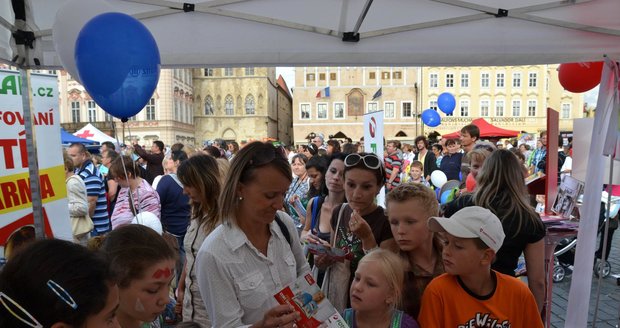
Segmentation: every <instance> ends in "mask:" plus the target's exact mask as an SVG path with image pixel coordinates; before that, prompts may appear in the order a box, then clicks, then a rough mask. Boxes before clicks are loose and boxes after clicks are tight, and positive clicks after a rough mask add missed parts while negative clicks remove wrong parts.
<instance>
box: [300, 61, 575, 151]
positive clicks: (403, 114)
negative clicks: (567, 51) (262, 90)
mask: <svg viewBox="0 0 620 328" xmlns="http://www.w3.org/2000/svg"><path fill="white" fill-rule="evenodd" d="M557 68H558V65H532V66H506V67H492V66H491V67H424V68H418V67H298V68H296V69H295V82H296V86H295V91H294V94H295V97H294V101H293V108H294V111H293V121H294V129H295V143H297V144H299V143H305V142H308V140H307V137H308V136H309V135H310V134H311V133H315V134H317V133H322V134H323V135H324V136H325V137H328V136H330V135H337V136H339V137H342V136H343V135H344V136H347V137H350V138H352V139H353V140H359V139H360V138H361V137H362V136H363V126H362V121H363V119H362V117H361V116H362V115H363V114H364V113H368V112H370V111H375V110H384V118H385V121H384V122H385V125H384V129H385V130H384V131H385V132H384V135H385V138H386V139H388V140H389V139H399V140H403V141H411V140H413V139H414V138H415V136H416V135H419V134H422V133H424V134H428V133H429V132H431V131H437V132H439V133H440V134H446V133H450V132H454V131H456V130H459V129H460V128H461V127H462V126H464V125H466V124H469V123H470V122H471V121H472V120H473V119H475V118H478V117H483V118H485V119H486V120H487V121H489V122H490V123H491V124H493V125H496V126H499V127H502V128H505V129H510V130H518V131H527V132H539V131H542V130H544V129H545V128H546V108H547V107H551V108H553V109H555V110H557V111H558V112H559V114H560V131H572V121H573V119H574V118H580V117H584V116H585V115H584V110H583V106H584V103H583V102H584V100H583V94H574V93H571V92H567V91H565V90H564V89H563V88H562V86H561V85H560V83H559V80H558V76H557ZM326 87H329V96H327V95H326V93H325V88H326ZM379 89H381V95H380V96H379V97H376V98H375V95H376V94H377V91H378V90H379ZM321 91H323V92H322V93H321ZM443 92H450V93H451V94H453V95H454V97H455V99H456V109H455V111H454V113H453V115H452V116H446V115H445V114H444V113H442V112H440V115H441V118H442V122H441V124H440V125H439V126H438V127H436V128H430V127H428V126H424V125H423V124H421V121H420V117H419V114H420V113H421V112H422V111H423V110H425V109H427V108H434V109H437V98H438V96H439V95H440V94H441V93H443ZM373 98H374V99H373Z"/></svg>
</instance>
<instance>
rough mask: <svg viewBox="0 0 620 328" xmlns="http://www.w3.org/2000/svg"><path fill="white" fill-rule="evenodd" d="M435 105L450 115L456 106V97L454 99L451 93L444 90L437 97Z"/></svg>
mask: <svg viewBox="0 0 620 328" xmlns="http://www.w3.org/2000/svg"><path fill="white" fill-rule="evenodd" d="M437 106H438V107H439V109H441V111H442V112H444V113H446V114H448V115H451V114H452V112H454V108H456V99H454V96H453V95H452V94H451V93H449V92H444V93H442V94H440V95H439V98H437Z"/></svg>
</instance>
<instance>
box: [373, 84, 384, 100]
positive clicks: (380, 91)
mask: <svg viewBox="0 0 620 328" xmlns="http://www.w3.org/2000/svg"><path fill="white" fill-rule="evenodd" d="M382 89H383V87H381V88H379V90H377V92H375V94H374V95H373V96H372V100H375V99H377V98H381V94H382V93H383V91H382Z"/></svg>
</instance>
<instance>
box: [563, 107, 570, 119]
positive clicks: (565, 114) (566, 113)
mask: <svg viewBox="0 0 620 328" xmlns="http://www.w3.org/2000/svg"><path fill="white" fill-rule="evenodd" d="M562 118H570V104H562Z"/></svg>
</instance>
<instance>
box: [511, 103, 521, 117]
mask: <svg viewBox="0 0 620 328" xmlns="http://www.w3.org/2000/svg"><path fill="white" fill-rule="evenodd" d="M512 116H514V117H519V116H521V100H513V101H512Z"/></svg>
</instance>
